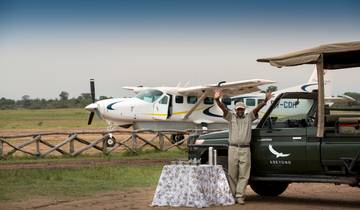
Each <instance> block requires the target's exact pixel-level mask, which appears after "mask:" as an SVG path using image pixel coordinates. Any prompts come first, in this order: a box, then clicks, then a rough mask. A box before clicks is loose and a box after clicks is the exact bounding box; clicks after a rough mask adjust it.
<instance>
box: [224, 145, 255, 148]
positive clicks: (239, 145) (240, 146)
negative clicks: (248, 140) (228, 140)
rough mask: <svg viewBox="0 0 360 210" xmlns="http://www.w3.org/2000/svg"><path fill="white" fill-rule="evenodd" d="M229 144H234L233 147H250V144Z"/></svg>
mask: <svg viewBox="0 0 360 210" xmlns="http://www.w3.org/2000/svg"><path fill="white" fill-rule="evenodd" d="M229 145H230V146H233V147H240V148H247V147H250V144H229Z"/></svg>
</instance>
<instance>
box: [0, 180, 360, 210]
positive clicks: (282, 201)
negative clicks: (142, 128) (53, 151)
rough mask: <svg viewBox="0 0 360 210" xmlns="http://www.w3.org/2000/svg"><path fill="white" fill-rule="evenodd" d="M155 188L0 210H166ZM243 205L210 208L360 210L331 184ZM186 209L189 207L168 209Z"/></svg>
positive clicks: (352, 193)
mask: <svg viewBox="0 0 360 210" xmlns="http://www.w3.org/2000/svg"><path fill="white" fill-rule="evenodd" d="M154 191H155V189H154V188H145V189H136V190H130V191H116V192H111V193H103V194H96V195H93V196H91V197H86V198H81V199H69V200H51V199H48V198H46V197H42V198H36V199H31V200H27V201H22V202H14V203H3V204H0V209H51V210H66V209H90V210H91V209H122V210H136V209H139V210H140V209H145V210H156V209H168V208H169V207H150V206H149V205H150V203H151V201H152V197H153V195H154ZM247 194H248V197H247V201H246V205H244V206H240V205H234V206H226V207H224V206H219V207H210V208H209V209H214V210H220V209H225V210H227V209H228V210H235V209H251V210H262V209H264V210H265V209H266V210H287V209H292V210H297V209H299V210H300V209H301V210H303V209H309V210H310V209H311V210H324V209H339V210H340V209H341V210H346V209H360V189H359V188H352V187H349V186H346V185H341V186H335V185H333V184H291V185H290V186H289V188H288V189H287V190H286V192H285V193H284V194H282V195H281V196H279V197H273V198H272V197H260V196H257V195H256V194H255V193H254V192H253V191H252V190H251V189H250V187H248V189H247ZM171 209H177V210H185V209H187V210H188V209H189V208H171Z"/></svg>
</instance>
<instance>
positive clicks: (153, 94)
mask: <svg viewBox="0 0 360 210" xmlns="http://www.w3.org/2000/svg"><path fill="white" fill-rule="evenodd" d="M162 95H163V92H161V91H160V90H154V89H148V90H143V91H140V92H139V93H138V94H137V95H136V96H135V97H136V98H138V99H141V100H143V101H146V102H149V103H153V102H154V101H156V100H157V99H158V98H160V96H162Z"/></svg>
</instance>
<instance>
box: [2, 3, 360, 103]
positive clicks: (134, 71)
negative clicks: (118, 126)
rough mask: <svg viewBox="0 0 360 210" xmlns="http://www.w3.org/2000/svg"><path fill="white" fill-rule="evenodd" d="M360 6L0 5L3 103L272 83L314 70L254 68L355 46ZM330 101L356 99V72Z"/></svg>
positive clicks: (340, 74) (338, 84) (338, 76)
mask: <svg viewBox="0 0 360 210" xmlns="http://www.w3.org/2000/svg"><path fill="white" fill-rule="evenodd" d="M359 23H360V1H357V0H338V1H335V0H327V1H308V0H303V1H281V0H276V1H256V0H255V1H233V0H223V1H220V0H218V1H213V0H207V1H205V0H181V1H180V0H152V1H150V0H131V1H130V0H128V1H126V0H122V1H110V0H103V1H100V0H98V1H95V0H86V1H85V0H78V1H70V0H61V1H60V0H59V1H57V0H32V1H26V0H12V1H8V0H0V98H1V97H6V98H11V99H21V97H22V96H23V95H29V96H30V97H31V98H47V99H49V98H56V97H57V98H58V97H59V94H60V92H61V91H67V92H68V93H69V94H70V97H77V96H78V95H80V94H81V93H86V92H89V80H90V79H91V78H94V79H95V83H96V95H97V97H99V96H101V95H104V96H113V97H122V96H127V95H129V94H131V93H130V92H128V91H126V90H123V89H122V88H121V87H123V86H138V85H143V86H176V85H178V84H179V82H180V83H181V84H182V85H185V84H186V83H187V84H189V85H190V86H191V85H202V84H209V83H217V82H218V81H224V80H225V81H229V82H230V81H237V80H247V79H255V78H261V79H270V80H274V81H276V82H277V83H276V84H275V85H276V86H277V87H278V88H279V89H281V88H286V87H290V86H295V85H298V84H301V83H304V82H306V81H307V80H308V77H310V75H311V72H312V70H313V68H314V66H312V65H303V66H298V67H292V68H282V69H277V68H275V67H272V66H270V65H269V64H265V63H258V62H256V59H258V58H262V57H271V56H277V55H281V54H284V53H287V52H291V51H295V50H301V49H305V48H310V47H314V46H318V45H320V44H327V43H334V42H348V41H359V39H360V24H359ZM334 74H335V81H334V85H335V87H334V94H335V95H337V94H343V93H344V92H346V91H354V92H360V86H359V85H358V84H359V79H354V78H360V68H352V69H346V70H341V71H335V73H334Z"/></svg>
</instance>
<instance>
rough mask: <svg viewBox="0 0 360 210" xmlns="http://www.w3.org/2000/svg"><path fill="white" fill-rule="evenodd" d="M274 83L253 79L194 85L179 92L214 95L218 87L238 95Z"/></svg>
mask: <svg viewBox="0 0 360 210" xmlns="http://www.w3.org/2000/svg"><path fill="white" fill-rule="evenodd" d="M271 83H274V81H271V80H264V79H252V80H243V81H235V82H223V83H221V85H220V86H218V84H209V85H204V86H194V87H186V88H181V89H179V91H178V92H179V93H180V94H183V95H194V96H200V95H203V94H204V93H205V95H206V96H213V95H214V91H215V90H216V89H218V88H220V89H221V90H222V93H223V95H226V96H229V97H230V96H236V95H241V94H246V93H252V92H256V91H259V90H260V89H259V88H258V86H260V85H266V84H271Z"/></svg>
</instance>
